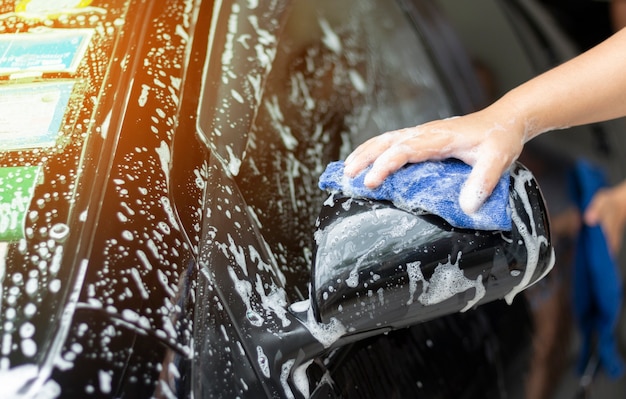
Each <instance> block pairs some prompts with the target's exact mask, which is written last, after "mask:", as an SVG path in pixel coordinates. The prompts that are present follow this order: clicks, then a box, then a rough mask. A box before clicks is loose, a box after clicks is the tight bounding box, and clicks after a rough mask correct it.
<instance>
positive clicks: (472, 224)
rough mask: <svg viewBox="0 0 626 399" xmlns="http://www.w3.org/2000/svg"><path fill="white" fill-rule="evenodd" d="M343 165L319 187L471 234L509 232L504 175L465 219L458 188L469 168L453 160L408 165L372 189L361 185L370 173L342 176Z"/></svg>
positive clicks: (330, 169) (327, 172)
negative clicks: (438, 219)
mask: <svg viewBox="0 0 626 399" xmlns="http://www.w3.org/2000/svg"><path fill="white" fill-rule="evenodd" d="M343 168H344V163H343V161H336V162H331V163H330V164H328V166H327V167H326V170H325V171H324V173H323V174H322V175H321V176H320V180H319V187H320V188H321V189H322V190H326V191H328V192H331V193H339V192H340V193H343V194H344V195H346V196H349V197H358V198H367V199H373V200H385V201H390V202H392V203H393V204H394V205H395V206H396V207H398V208H400V209H404V210H407V211H418V210H422V211H426V212H429V213H432V214H435V215H438V216H440V217H441V218H443V219H444V220H445V221H447V222H448V223H449V224H451V225H452V226H454V227H458V228H464V229H473V230H504V231H510V230H511V212H510V209H509V184H510V177H509V174H508V173H506V174H505V175H504V176H502V178H501V179H500V181H499V182H498V185H497V186H496V188H495V190H494V191H493V193H492V194H491V196H490V197H489V198H488V199H487V201H485V203H484V205H483V206H482V207H481V208H480V209H479V210H478V211H477V212H476V213H475V214H473V215H467V214H466V213H465V212H463V210H462V209H461V207H460V205H459V194H460V192H461V187H462V186H463V183H465V180H466V179H467V176H468V175H469V173H470V172H471V170H472V167H471V166H469V165H467V164H465V163H463V162H461V161H458V160H455V159H447V160H444V161H428V162H421V163H415V164H408V165H405V166H404V167H402V168H401V169H399V170H398V171H396V172H395V173H393V174H391V175H390V176H389V177H387V178H386V179H385V180H384V182H383V183H382V184H381V185H380V186H379V187H377V188H375V189H373V190H372V189H369V188H367V187H366V186H365V185H364V184H363V179H364V178H365V175H366V173H367V171H368V170H369V169H366V170H364V171H363V172H361V173H360V174H359V175H358V176H356V177H355V178H353V179H352V178H349V177H347V176H345V175H344V174H343Z"/></svg>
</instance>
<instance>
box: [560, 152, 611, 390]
mask: <svg viewBox="0 0 626 399" xmlns="http://www.w3.org/2000/svg"><path fill="white" fill-rule="evenodd" d="M572 183H573V190H572V194H573V197H574V198H573V199H574V201H575V202H576V204H577V205H578V207H579V209H580V211H581V213H582V212H584V210H585V209H586V208H587V206H588V205H589V203H590V202H591V199H592V198H593V196H594V194H595V193H596V192H597V191H598V190H599V189H600V188H602V187H604V186H606V179H605V176H604V174H603V173H602V171H601V170H600V169H599V168H598V167H596V166H594V165H592V164H590V163H589V162H586V161H584V160H579V161H578V162H576V164H575V165H574V171H573V179H572ZM573 279H574V284H573V293H572V294H573V305H574V314H575V316H576V319H577V322H578V327H579V329H580V331H581V335H582V337H581V338H582V344H581V351H580V357H579V362H578V371H579V372H580V373H583V372H584V368H585V365H586V363H587V361H588V360H589V358H590V356H591V354H592V353H591V352H592V346H593V343H594V342H595V343H596V346H595V348H596V351H597V355H598V358H599V361H600V367H602V369H603V370H604V371H605V372H606V373H607V375H609V376H610V377H613V378H617V377H620V376H621V375H622V374H623V373H624V363H623V361H622V359H621V357H620V355H619V353H618V351H617V347H616V341H615V336H614V333H615V328H616V326H617V321H618V317H619V311H620V306H621V301H622V287H621V282H620V281H621V280H620V278H619V276H618V271H617V267H616V264H615V261H614V259H613V257H612V256H611V253H610V252H609V248H608V246H607V242H606V239H605V237H604V233H603V232H602V228H601V227H600V226H587V225H584V224H583V226H582V227H581V230H580V232H579V235H578V238H577V245H576V258H575V261H574V277H573ZM594 338H595V341H594Z"/></svg>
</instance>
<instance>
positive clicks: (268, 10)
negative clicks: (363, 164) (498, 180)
mask: <svg viewBox="0 0 626 399" xmlns="http://www.w3.org/2000/svg"><path fill="white" fill-rule="evenodd" d="M219 5H220V6H219V7H218V8H217V9H216V13H215V14H214V19H213V23H214V25H213V34H212V38H215V39H214V40H213V41H212V43H211V44H210V46H212V48H211V49H210V52H211V57H208V60H209V61H208V63H207V65H206V66H205V76H204V81H203V85H204V89H203V96H202V98H201V101H200V105H199V108H198V121H199V123H198V127H199V129H198V131H199V133H200V136H202V138H203V140H204V141H205V143H207V144H208V145H209V147H210V148H211V149H212V151H213V154H215V155H216V156H217V157H218V158H219V159H220V160H221V161H222V163H223V165H224V168H225V169H226V170H228V171H229V172H230V173H231V174H232V175H234V176H236V179H237V181H238V186H239V188H240V189H241V191H242V194H243V195H244V197H245V198H246V202H247V203H248V204H249V205H250V207H251V210H254V211H255V213H256V217H257V218H258V220H259V222H260V223H259V224H260V225H261V226H262V230H263V235H264V237H265V239H266V240H267V241H268V244H269V246H270V248H271V249H272V252H273V254H274V255H275V258H276V259H277V262H278V263H279V266H280V268H281V269H282V271H283V272H284V273H286V274H287V275H288V280H289V281H290V282H296V283H295V284H290V288H289V289H292V290H295V291H297V294H296V297H306V292H305V290H306V284H307V279H308V273H306V271H308V270H309V269H308V268H309V266H310V262H311V259H310V258H311V247H312V234H311V232H312V231H313V226H314V223H315V218H316V216H317V211H318V210H319V207H320V204H321V203H322V201H323V200H324V198H323V196H324V194H323V193H322V192H321V191H320V190H319V189H318V188H317V181H316V179H317V178H318V176H319V175H320V174H321V172H322V171H323V169H324V167H325V165H326V164H327V163H328V162H329V161H332V160H336V159H340V158H343V157H345V156H346V155H347V154H348V152H349V151H350V149H351V148H353V147H354V145H356V144H358V143H360V142H362V141H364V140H366V139H367V138H369V137H372V136H374V135H376V134H379V133H380V132H383V131H386V130H390V129H395V128H399V127H403V126H409V125H415V124H418V123H420V122H424V121H427V120H430V119H435V118H441V117H446V116H449V115H450V114H451V113H452V106H451V103H450V101H449V99H448V97H447V94H446V92H445V90H444V88H443V85H442V84H441V82H440V80H439V76H438V74H437V72H436V69H435V66H434V65H433V64H432V62H431V60H430V58H429V57H430V54H429V52H428V49H427V47H426V45H425V44H424V41H423V39H422V37H421V36H420V34H419V32H418V31H417V30H416V27H415V25H414V24H413V23H412V21H411V20H410V19H409V18H408V16H407V15H406V14H405V12H404V11H403V10H402V9H401V8H400V7H399V6H398V4H397V3H395V2H391V3H390V2H388V1H386V0H351V1H343V2H341V3H340V4H339V3H337V2H336V1H334V0H322V1H316V2H310V1H306V0H297V1H292V2H280V1H277V2H265V3H263V4H257V3H255V4H254V6H253V5H249V7H246V6H243V5H241V4H238V3H236V2H230V1H224V2H220V3H219ZM259 8H263V9H262V10H260V9H259ZM338 138H339V139H338Z"/></svg>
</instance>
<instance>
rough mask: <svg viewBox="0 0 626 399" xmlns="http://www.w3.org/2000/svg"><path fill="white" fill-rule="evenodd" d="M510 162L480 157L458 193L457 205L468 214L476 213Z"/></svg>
mask: <svg viewBox="0 0 626 399" xmlns="http://www.w3.org/2000/svg"><path fill="white" fill-rule="evenodd" d="M509 166H510V164H507V163H502V162H495V161H494V160H493V159H492V158H487V157H485V158H482V159H481V160H479V161H477V162H476V164H475V165H474V167H473V168H472V171H471V173H470V174H469V176H468V178H467V180H466V182H465V184H464V185H463V187H462V188H461V193H460V195H459V205H460V206H461V209H462V210H463V212H465V213H466V214H468V215H471V214H474V213H476V212H477V211H478V210H479V209H480V207H481V206H482V205H483V203H484V202H485V200H487V198H489V196H490V195H491V193H492V192H493V189H494V188H495V187H496V185H497V184H498V181H499V180H500V178H501V177H502V174H503V173H504V171H505V170H506V169H507V168H508V167H509Z"/></svg>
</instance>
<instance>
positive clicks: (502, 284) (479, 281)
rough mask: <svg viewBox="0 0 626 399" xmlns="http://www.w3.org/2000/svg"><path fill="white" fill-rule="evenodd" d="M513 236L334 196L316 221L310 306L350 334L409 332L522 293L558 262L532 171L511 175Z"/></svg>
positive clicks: (322, 320)
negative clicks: (403, 329) (409, 328)
mask: <svg viewBox="0 0 626 399" xmlns="http://www.w3.org/2000/svg"><path fill="white" fill-rule="evenodd" d="M509 205H510V209H511V217H512V220H513V226H512V230H511V231H480V230H464V229H458V228H454V227H452V226H450V225H449V224H448V223H447V222H445V221H444V220H443V219H441V218H440V217H438V216H436V215H432V214H415V213H411V212H407V211H404V210H401V209H398V208H396V207H394V206H393V205H392V204H391V203H388V202H381V201H371V200H366V199H355V198H348V197H343V196H340V195H337V194H335V195H331V197H330V198H329V199H328V200H327V201H326V202H325V204H324V206H323V208H322V210H321V213H320V215H319V218H318V221H317V223H318V225H317V230H316V232H315V241H316V248H315V251H314V262H313V270H312V286H311V306H312V308H313V313H314V315H315V318H316V320H317V321H318V322H320V323H324V324H326V323H330V322H331V321H335V322H336V321H339V322H340V323H341V324H342V325H343V326H344V327H345V328H346V331H347V334H348V335H353V334H354V335H356V334H363V333H368V332H371V333H375V331H376V330H381V331H385V330H389V329H395V328H401V327H406V326H409V325H411V324H415V323H419V322H423V321H427V320H430V319H433V318H436V317H439V316H443V315H447V314H451V313H455V312H459V311H461V312H462V311H466V310H469V309H471V308H473V307H475V306H478V305H480V304H483V303H486V302H490V301H494V300H497V299H501V298H504V299H506V300H507V301H508V302H509V303H511V301H512V300H513V298H514V297H515V295H516V294H518V293H519V292H521V291H522V290H524V289H525V288H527V287H529V286H531V285H532V284H534V283H535V282H537V281H538V280H540V279H541V278H542V277H543V276H545V275H546V274H547V273H548V272H549V271H550V269H551V268H552V266H553V264H554V250H553V248H552V245H551V241H550V229H549V221H548V215H547V210H546V206H545V203H544V200H543V196H542V194H541V191H540V188H539V185H538V184H537V181H536V180H535V179H534V177H533V175H532V173H531V172H530V171H528V170H527V169H526V168H525V167H523V166H522V165H521V164H519V163H516V164H515V165H514V167H513V168H512V171H511V184H510V191H509Z"/></svg>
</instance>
